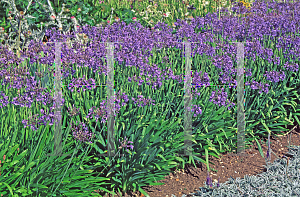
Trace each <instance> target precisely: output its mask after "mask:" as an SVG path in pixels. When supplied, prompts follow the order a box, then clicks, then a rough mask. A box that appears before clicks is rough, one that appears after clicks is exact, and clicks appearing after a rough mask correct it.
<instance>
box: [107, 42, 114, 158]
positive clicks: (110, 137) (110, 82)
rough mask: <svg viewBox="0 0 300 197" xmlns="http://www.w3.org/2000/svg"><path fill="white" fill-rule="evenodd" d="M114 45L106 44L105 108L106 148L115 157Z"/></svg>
mask: <svg viewBox="0 0 300 197" xmlns="http://www.w3.org/2000/svg"><path fill="white" fill-rule="evenodd" d="M113 44H114V43H112V42H108V43H106V46H108V48H106V49H107V50H108V51H107V55H106V57H107V81H106V84H107V91H108V93H107V106H108V116H107V120H108V123H107V124H108V125H107V146H108V148H107V149H108V150H107V152H108V155H109V157H110V156H114V155H115V143H114V139H115V137H114V127H115V117H114V115H115V112H114V108H115V106H114V96H115V95H114V61H113V59H114V51H113V50H114V45H113Z"/></svg>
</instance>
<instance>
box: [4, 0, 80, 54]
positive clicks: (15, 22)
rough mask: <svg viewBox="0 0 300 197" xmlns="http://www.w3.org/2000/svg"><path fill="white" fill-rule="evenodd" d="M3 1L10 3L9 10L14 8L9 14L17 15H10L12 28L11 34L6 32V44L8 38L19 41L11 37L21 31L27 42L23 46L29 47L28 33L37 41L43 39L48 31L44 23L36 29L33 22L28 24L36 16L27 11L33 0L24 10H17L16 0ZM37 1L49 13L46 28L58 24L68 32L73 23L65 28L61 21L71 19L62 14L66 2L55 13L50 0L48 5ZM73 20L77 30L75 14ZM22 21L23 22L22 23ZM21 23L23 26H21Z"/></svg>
mask: <svg viewBox="0 0 300 197" xmlns="http://www.w3.org/2000/svg"><path fill="white" fill-rule="evenodd" d="M1 1H2V2H5V3H7V4H8V5H9V10H12V11H10V12H9V14H8V16H10V15H11V14H12V15H15V17H14V18H12V17H10V25H11V28H10V30H9V32H10V33H9V35H7V34H6V35H5V37H4V39H5V40H6V43H5V44H6V45H7V41H8V40H9V41H10V42H14V43H17V42H18V41H14V40H12V39H11V37H12V35H14V34H15V33H17V35H18V34H19V33H20V35H18V36H20V37H21V38H22V40H23V41H24V42H25V43H23V46H24V45H25V46H26V47H28V46H29V43H30V40H26V38H25V37H27V35H28V33H29V34H31V36H32V37H33V38H34V40H35V41H41V40H42V39H43V37H44V35H45V32H46V29H44V30H43V29H42V24H43V23H41V29H40V30H34V29H33V25H32V24H30V25H28V21H27V19H28V18H36V17H33V16H31V15H29V14H27V15H26V12H27V11H28V9H29V7H30V5H32V0H29V3H28V6H27V8H26V9H25V11H24V12H23V11H18V10H17V8H16V4H15V1H14V0H1ZM37 2H38V3H39V4H40V5H41V7H42V9H43V10H44V13H45V14H47V13H48V14H49V19H50V21H49V22H48V23H45V26H46V28H48V27H49V26H50V25H54V26H58V28H59V30H60V31H63V33H64V34H66V31H69V30H70V26H71V24H67V26H66V27H65V28H64V30H63V25H62V22H61V19H69V17H67V16H65V15H62V14H63V11H64V7H65V4H63V5H62V10H61V12H60V13H59V14H58V15H56V14H55V13H54V10H53V8H52V6H51V3H50V1H49V0H47V3H48V5H42V4H41V2H40V1H38V0H37ZM71 21H72V23H73V25H74V29H75V31H77V26H78V21H77V20H76V18H75V17H74V16H73V17H71ZM20 22H21V24H20ZM56 22H57V23H56ZM19 25H20V26H21V27H19ZM19 28H21V29H22V31H19ZM30 28H31V29H30ZM23 32H26V33H23ZM76 38H77V39H78V40H79V37H78V35H76ZM1 39H3V36H2V37H1ZM10 46H11V45H10ZM10 50H11V48H10Z"/></svg>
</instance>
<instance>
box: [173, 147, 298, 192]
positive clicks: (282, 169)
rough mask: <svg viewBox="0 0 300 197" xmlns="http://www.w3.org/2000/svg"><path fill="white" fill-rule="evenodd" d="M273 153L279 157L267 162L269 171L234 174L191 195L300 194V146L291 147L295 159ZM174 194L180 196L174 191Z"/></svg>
mask: <svg viewBox="0 0 300 197" xmlns="http://www.w3.org/2000/svg"><path fill="white" fill-rule="evenodd" d="M272 153H273V154H274V155H275V156H276V157H277V159H276V160H275V161H274V162H273V163H270V164H269V163H267V165H264V167H266V169H267V171H266V172H263V173H261V174H258V175H257V176H248V175H245V177H244V178H242V179H240V177H237V178H236V179H234V178H232V177H230V178H229V179H228V181H226V182H225V183H221V184H219V186H215V183H214V186H212V188H208V187H199V189H200V190H196V192H195V193H191V194H190V196H191V195H192V196H207V197H208V196H219V197H223V196H224V197H225V196H236V197H242V196H262V197H270V196H282V197H291V196H295V197H296V196H300V146H289V151H288V153H287V155H289V156H291V158H289V157H286V156H283V157H282V158H281V159H280V158H279V157H278V156H277V155H276V154H275V153H274V152H272ZM203 184H204V185H205V184H206V183H203ZM172 197H176V196H175V195H174V194H172ZM181 197H187V195H185V194H184V195H182V196H181Z"/></svg>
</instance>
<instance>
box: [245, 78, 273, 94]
mask: <svg viewBox="0 0 300 197" xmlns="http://www.w3.org/2000/svg"><path fill="white" fill-rule="evenodd" d="M250 84H251V86H250V87H251V89H253V90H257V89H259V94H261V93H262V91H263V92H265V93H266V94H268V92H269V88H268V86H270V85H269V84H267V83H266V84H263V83H262V82H260V83H258V82H256V81H254V80H252V81H251V83H249V82H246V83H245V85H246V86H249V85H250Z"/></svg>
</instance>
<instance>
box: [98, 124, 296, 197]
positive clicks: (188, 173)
mask: <svg viewBox="0 0 300 197" xmlns="http://www.w3.org/2000/svg"><path fill="white" fill-rule="evenodd" d="M287 128H288V129H289V131H288V132H283V133H284V135H282V136H279V137H278V139H275V138H274V137H272V136H271V137H270V141H271V149H272V151H273V152H274V153H275V154H276V155H277V156H278V157H279V158H282V156H286V157H287V158H291V156H290V155H287V154H286V153H287V152H288V146H289V142H288V140H290V145H291V146H292V145H298V146H299V144H300V138H299V134H300V127H299V125H297V126H291V125H288V126H287ZM267 140H268V138H267V137H266V138H262V140H261V139H260V140H258V141H259V143H260V144H261V146H262V150H263V153H264V156H266V153H267V148H268V147H267V145H266V142H267ZM252 143H253V145H251V146H249V147H250V148H248V149H246V151H245V154H246V155H245V156H236V155H234V153H223V154H221V156H220V159H218V158H215V157H212V156H210V155H209V161H211V162H212V163H214V164H215V165H212V164H209V167H210V173H209V175H210V177H211V178H212V180H213V182H217V180H218V178H219V177H220V183H225V182H226V181H228V178H230V176H231V177H232V178H234V179H236V178H237V177H240V178H244V176H245V175H246V174H247V175H249V176H251V175H257V174H260V173H262V172H265V171H266V168H265V167H264V166H263V165H266V162H265V159H264V158H262V157H261V155H260V153H259V151H258V146H257V144H256V142H255V141H253V142H252ZM202 159H204V160H205V156H203V157H202ZM276 159H277V157H276V156H275V155H274V154H273V153H272V154H271V161H270V162H271V163H272V162H274V160H276ZM196 166H197V168H195V167H194V166H193V165H190V164H186V165H185V167H184V170H179V171H176V168H174V169H172V172H171V173H170V174H169V175H168V176H166V177H165V179H164V180H160V181H157V182H160V183H165V184H164V185H157V186H144V187H142V189H143V190H144V191H146V192H147V193H148V194H149V195H150V197H172V194H174V195H175V196H176V197H181V196H182V195H183V194H186V195H187V196H188V197H191V196H192V195H188V194H190V193H194V192H195V190H199V187H204V185H203V183H204V182H205V181H206V178H207V167H206V165H205V164H202V163H198V164H197V163H196ZM212 168H213V169H214V170H216V171H217V172H215V171H213V170H212ZM94 193H95V192H94ZM97 193H98V192H97ZM99 194H100V195H101V196H104V197H112V196H113V195H111V194H105V193H104V192H102V193H101V192H100V193H99ZM121 196H122V195H120V194H118V195H115V197H121ZM123 196H124V197H131V196H137V197H143V196H144V195H143V194H141V192H138V191H136V192H127V193H126V194H125V195H123Z"/></svg>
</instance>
